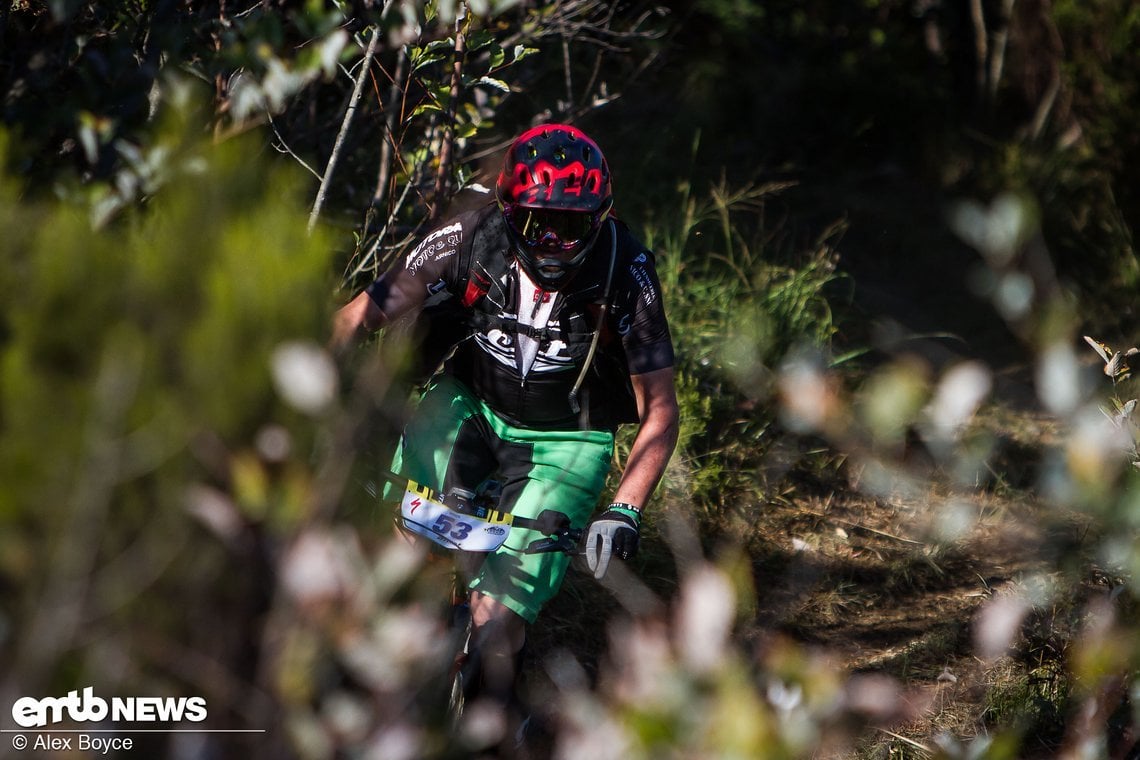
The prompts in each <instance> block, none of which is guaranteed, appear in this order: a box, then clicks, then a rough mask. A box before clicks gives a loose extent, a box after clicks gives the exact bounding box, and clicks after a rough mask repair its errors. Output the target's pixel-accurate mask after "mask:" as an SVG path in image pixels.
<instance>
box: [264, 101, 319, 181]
mask: <svg viewBox="0 0 1140 760" xmlns="http://www.w3.org/2000/svg"><path fill="white" fill-rule="evenodd" d="M265 117H266V118H267V119H268V120H269V126H270V127H272V128H273V134H274V135H276V136H277V145H275V146H273V147H274V148H275V149H276V150H277V151H278V152H279V153H285V154H287V155H289V156H292V157H293V160H295V161H296V162H297V163H299V164H300V165H301V166H303V167H304V168H305V170H306V171H308V172H309V174H312V175H313V176H314V177H316V178H317V179H318V180H319V179H320V178H321V174H320V172H318V171H317V170H316V169H314V168H313V167H311V166H309V165H308V164H307V163H305V160H304V159H303V158H301V157H300V156H298V155H297V154H296V153H294V152H293V149H292V148H290V147H289V144H288V143H287V142H285V138H284V137H282V136H281V133H280V132H279V131H278V130H277V122H275V121H273V114H271V113H269V111H266V112H265Z"/></svg>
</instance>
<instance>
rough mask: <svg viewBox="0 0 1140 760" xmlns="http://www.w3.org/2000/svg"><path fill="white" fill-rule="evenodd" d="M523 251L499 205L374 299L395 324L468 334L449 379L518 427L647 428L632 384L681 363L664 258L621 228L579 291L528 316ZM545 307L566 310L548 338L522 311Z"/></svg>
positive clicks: (374, 291)
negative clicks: (639, 422)
mask: <svg viewBox="0 0 1140 760" xmlns="http://www.w3.org/2000/svg"><path fill="white" fill-rule="evenodd" d="M511 251H512V248H511V241H510V238H509V237H508V236H507V234H506V229H505V226H504V224H503V221H502V215H501V214H500V213H499V212H498V209H497V207H496V206H494V205H489V206H487V207H484V208H482V209H479V210H476V211H471V212H467V213H464V214H461V215H459V216H457V217H454V218H453V219H450V220H448V221H447V222H445V223H444V224H442V225H440V226H438V227H436V228H435V229H434V230H432V231H431V232H429V233H428V234H427V235H426V236H425V237H424V238H423V239H422V240H421V241H420V242H419V244H418V245H417V246H416V247H415V248H414V249H413V250H412V251H411V252H410V253H409V254H407V256H405V257H404V258H403V260H402V261H400V262H397V263H396V264H395V265H394V266H393V267H392V268H391V269H389V270H388V271H387V272H385V273H384V274H383V275H381V276H380V278H379V279H377V280H376V281H375V282H374V283H373V284H372V285H370V286H369V288H368V294H369V296H370V297H371V298H372V300H373V302H374V303H375V304H376V305H377V306H378V307H379V308H380V310H381V311H382V312H383V314H384V317H385V320H386V321H387V322H390V321H392V320H396V319H399V318H401V317H407V316H411V317H412V318H415V319H417V320H419V319H427V320H436V321H444V322H446V323H447V324H446V325H445V326H446V327H448V328H451V329H452V331H453V333H454V328H455V327H456V325H457V324H458V323H460V322H461V323H463V325H464V330H463V331H462V334H461V335H459V336H458V337H460V338H462V340H460V342H459V343H458V345H457V347H456V351H455V352H454V355H453V356H452V358H451V359H450V360H449V361H448V363H447V365H446V366H445V371H446V372H448V373H449V374H452V375H453V376H455V377H456V378H457V379H459V380H460V381H462V382H464V383H466V384H467V385H468V386H469V387H470V388H471V389H472V390H473V391H474V392H475V393H476V394H477V395H478V396H479V397H480V398H482V399H483V400H484V401H485V402H487V404H488V405H489V406H491V408H492V409H494V410H495V411H496V412H497V413H498V414H500V415H502V416H503V417H504V418H506V419H507V420H508V421H510V422H513V423H515V424H519V425H523V426H534V427H541V428H562V427H567V428H577V427H590V428H613V427H616V425H617V424H619V423H621V422H632V421H636V412H635V411H632V410H631V400H632V394H631V391H630V388H629V376H630V375H637V374H642V373H646V372H652V371H654V370H658V369H663V368H666V367H671V366H673V362H674V353H673V344H672V340H671V338H670V334H669V325H668V322H667V320H666V318H665V309H664V305H663V303H662V298H661V286H660V282H659V280H658V276H657V271H656V267H655V257H654V255H653V253H652V252H651V251H649V250H648V249H647V248H646V247H645V246H644V245H642V244H641V243H640V242H639V241H638V240H637V239H636V238H635V237H634V236H633V235H632V234H631V233H630V231H629V229H628V228H627V227H626V226H625V225H624V224H623V223H621V222H619V221H617V220H612V221H610V222H607V223H605V224H604V225H603V227H602V230H601V232H600V233H599V236H598V239H597V240H596V241H595V243H594V245H593V247H592V249H591V251H590V253H589V255H588V256H587V258H586V261H585V263H584V264H583V265H582V267H581V268H580V269H579V270H578V272H576V273H575V275H574V277H573V279H572V280H571V281H570V283H569V284H568V285H566V286H565V287H564V288H562V289H560V290H559V291H558V292H556V293H544V292H542V291H541V290H539V291H537V292H534V294H533V295H532V296H530V302H529V303H527V304H520V301H521V300H522V297H521V294H522V293H528V294H529V293H532V292H533V290H532V288H525V287H523V286H524V285H525V284H526V283H524V278H526V274H525V272H523V271H522V270H521V269H520V267H519V266H518V264H517V262H516V261H515V259H514V255H513V254H512V252H511ZM611 267H612V272H611ZM607 280H608V281H609V293H608V296H607V294H606V284H607ZM539 299H542V300H546V299H553V300H554V303H553V307H552V309H551V314H550V318H549V320H548V322H547V323H546V326H545V329H543V330H541V331H535V330H527V328H523V329H521V330H520V329H518V324H519V317H520V311H521V310H522V309H523V308H534V307H535V306H536V302H537V301H538V300H539ZM603 302H604V303H605V304H606V308H605V317H604V319H603V321H602V323H601V324H600V325H599V324H598V318H599V317H600V316H601V314H602V311H603V310H602V308H601V305H602V303H603ZM595 329H598V330H599V334H598V340H597V351H596V354H595V356H594V358H593V360H592V361H591V362H590V366H589V368H588V371H587V372H586V374H585V376H584V377H583V378H582V380H583V382H582V384H581V389H580V392H581V401H580V403H579V406H580V408H581V409H580V411H579V412H574V410H573V404H572V403H571V401H570V400H569V396H570V392H571V389H572V388H573V387H574V386H575V383H576V382H577V381H578V380H579V376H580V374H581V371H582V367H583V366H584V365H585V364H586V359H587V355H588V347H589V343H590V339H592V338H593V332H594V330H595ZM527 337H530V338H532V339H533V340H535V341H536V342H537V343H538V347H537V356H531V357H528V359H527V360H524V359H523V358H522V357H523V355H524V353H525V352H524V351H523V350H522V346H523V343H524V341H525V340H526V338H527ZM531 353H532V354H533V353H534V351H533V349H532V351H531Z"/></svg>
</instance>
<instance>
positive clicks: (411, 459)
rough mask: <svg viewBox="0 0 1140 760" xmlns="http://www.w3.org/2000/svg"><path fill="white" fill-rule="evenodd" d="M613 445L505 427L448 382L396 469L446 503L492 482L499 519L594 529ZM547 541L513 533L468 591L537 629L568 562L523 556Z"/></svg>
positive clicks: (413, 430) (417, 419)
mask: <svg viewBox="0 0 1140 760" xmlns="http://www.w3.org/2000/svg"><path fill="white" fill-rule="evenodd" d="M613 450H614V437H613V434H612V433H610V432H608V431H601V430H530V429H527V428H521V427H517V426H514V425H511V424H508V423H507V422H506V421H505V420H503V419H502V418H501V417H499V416H498V415H497V414H495V413H494V412H493V411H492V410H491V409H490V408H489V407H488V406H487V405H486V404H484V403H483V402H482V401H480V400H479V399H478V398H476V397H475V396H474V394H472V393H471V391H470V390H468V389H467V387H466V386H465V385H463V384H462V383H460V382H459V381H457V380H455V379H454V378H451V377H447V376H444V377H441V378H438V379H437V380H436V381H435V382H433V383H432V384H431V386H429V387H428V389H427V391H426V392H425V393H424V395H423V397H422V398H421V399H420V402H419V405H418V407H417V408H416V411H415V414H414V415H413V417H412V420H411V422H409V423H408V425H407V427H406V428H405V429H404V435H403V437H402V438H401V440H400V448H399V450H398V451H397V452H396V457H395V460H394V462H393V464H392V469H393V470H395V471H396V472H398V473H400V474H401V475H404V476H405V477H409V478H411V479H412V480H415V481H417V482H420V483H424V484H425V485H429V486H431V487H433V488H435V489H436V490H438V491H439V492H440V493H447V492H448V491H450V490H451V489H452V488H456V487H458V488H463V489H466V490H468V491H474V490H475V489H476V487H477V486H478V485H479V484H480V483H482V482H483V481H484V480H486V479H487V478H488V477H490V476H492V475H494V476H495V477H496V479H497V480H499V481H500V482H501V483H502V486H503V491H502V497H501V499H500V501H499V509H500V510H502V511H505V512H511V513H513V514H516V515H521V516H525V517H536V516H537V515H538V513H539V512H541V511H542V510H544V509H553V510H556V511H558V512H561V513H563V514H564V515H566V516H567V517H569V518H570V523H571V525H573V526H574V527H575V528H582V527H584V526H585V525H586V523H587V522H588V520H589V519H590V515H591V514H592V513H593V511H594V508H595V506H596V505H597V500H598V496H599V495H600V494H601V492H602V489H603V488H604V486H605V481H606V476H607V475H608V474H609V470H610V464H611V461H612V459H613ZM542 537H543V536H542V534H540V533H538V532H536V531H533V530H525V529H522V528H517V527H516V528H513V529H512V530H511V534H510V536H509V537H508V539H507V542H506V543H505V544H504V545H503V546H502V547H500V548H499V549H498V550H497V551H495V552H492V553H490V554H488V555H487V557H486V559H485V560H484V562H483V563H482V567H481V568H480V569H479V570H478V571H477V572H476V573H475V575H474V577H473V579H472V580H471V582H470V584H469V588H471V589H477V590H478V591H479V592H481V593H483V594H486V595H487V596H489V597H491V598H492V599H494V600H495V601H497V602H499V603H501V604H503V605H505V606H506V607H508V608H509V609H511V610H512V611H514V612H516V613H518V614H519V615H520V616H522V617H523V618H525V619H526V621H527V622H528V623H533V622H534V620H535V618H536V617H538V613H539V611H540V610H541V609H542V607H543V606H544V605H545V604H546V603H547V602H548V601H550V599H551V598H553V597H554V595H555V594H556V593H557V592H558V588H559V587H560V586H561V585H562V578H563V576H565V574H566V568H567V567H568V566H569V564H570V558H569V557H568V556H567V555H566V554H564V553H562V552H549V553H543V554H523V553H522V551H523V550H524V549H525V548H526V547H527V546H529V545H530V543H531V542H532V541H534V540H536V539H539V538H542Z"/></svg>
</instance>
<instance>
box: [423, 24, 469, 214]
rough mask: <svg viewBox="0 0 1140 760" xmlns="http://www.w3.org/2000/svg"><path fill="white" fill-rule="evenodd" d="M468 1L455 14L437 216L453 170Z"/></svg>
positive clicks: (434, 196) (435, 197)
mask: <svg viewBox="0 0 1140 760" xmlns="http://www.w3.org/2000/svg"><path fill="white" fill-rule="evenodd" d="M466 21H467V3H460V4H459V11H458V13H457V14H456V16H455V57H454V59H453V62H452V66H451V89H450V91H449V92H448V103H447V118H446V119H444V123H443V129H442V132H441V136H440V147H439V166H438V167H437V168H436V173H435V189H434V190H433V191H432V199H431V214H430V217H431V218H432V219H435V218H437V217H438V216H439V215H440V213H441V212H442V211H443V207H444V202H443V196H444V195H445V194H446V192H447V184H448V182H447V180H448V175H449V174H450V172H451V154H452V152H453V151H454V149H455V110H456V107H457V106H458V104H459V92H460V85H461V83H462V81H463V57H464V54H465V53H466V35H465V34H464V27H465V22H466Z"/></svg>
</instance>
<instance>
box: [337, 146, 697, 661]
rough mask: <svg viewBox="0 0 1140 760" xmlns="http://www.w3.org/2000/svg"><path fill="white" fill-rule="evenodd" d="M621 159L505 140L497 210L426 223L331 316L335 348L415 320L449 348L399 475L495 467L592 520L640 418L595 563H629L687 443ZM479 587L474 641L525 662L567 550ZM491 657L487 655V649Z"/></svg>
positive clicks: (514, 549)
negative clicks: (675, 456)
mask: <svg viewBox="0 0 1140 760" xmlns="http://www.w3.org/2000/svg"><path fill="white" fill-rule="evenodd" d="M612 207H613V194H612V186H611V178H610V170H609V166H608V164H607V162H606V160H605V158H604V156H603V155H602V151H601V149H600V148H599V147H598V145H597V143H595V142H594V141H593V140H592V139H591V138H589V137H588V136H587V135H586V134H585V133H583V132H582V131H581V130H579V129H577V128H575V127H573V126H568V125H563V124H546V125H542V126H538V127H535V128H533V129H529V130H527V131H525V132H524V133H522V134H521V135H520V136H519V137H518V138H517V139H516V140H515V141H514V142H513V144H512V145H511V147H510V148H509V149H508V151H507V154H506V157H505V160H504V163H503V167H502V170H501V172H500V174H499V177H498V181H497V183H496V202H495V203H490V204H487V205H486V206H484V207H483V208H480V209H477V210H474V211H469V212H465V213H462V214H460V215H458V216H456V217H455V218H452V219H450V220H448V221H446V222H444V223H443V224H441V225H439V226H438V227H436V228H435V229H434V230H432V231H431V232H429V233H428V234H427V235H426V236H425V237H423V239H422V240H421V241H420V242H419V245H418V246H417V247H416V248H415V249H413V250H412V252H411V253H410V254H408V255H407V256H406V257H405V258H404V259H403V260H402V261H399V262H397V263H396V264H395V265H394V266H393V267H392V268H391V269H389V270H388V271H387V272H385V273H384V274H383V275H381V276H380V277H379V278H378V279H377V280H376V281H375V282H373V283H372V284H371V285H369V286H368V287H367V288H366V289H365V290H364V291H362V292H361V293H359V294H358V295H357V296H356V297H355V298H354V299H352V300H351V301H350V302H349V303H348V304H346V305H345V306H343V307H342V308H341V309H340V310H339V311H338V312H337V313H336V315H335V318H334V325H333V336H332V344H333V346H334V347H337V348H343V347H344V346H346V345H348V344H349V343H351V341H352V340H353V339H354V338H355V337H356V336H357V335H358V334H359V333H360V332H362V331H366V330H376V329H379V328H381V327H384V326H386V325H390V324H392V323H393V322H394V321H396V320H398V319H401V318H408V319H412V320H414V322H415V323H416V324H417V326H421V327H423V326H426V327H427V328H428V329H427V337H426V338H425V344H424V349H423V350H424V352H427V353H430V352H432V351H434V352H436V354H435V355H438V356H441V355H442V354H443V353H446V351H447V350H451V353H450V356H449V357H448V358H446V361H444V363H443V364H442V368H441V369H440V370H439V371H438V372H436V374H435V375H434V377H433V378H432V380H431V381H430V383H429V385H428V388H427V390H426V391H425V392H424V394H423V396H422V397H421V399H420V401H419V404H418V406H417V408H416V411H415V413H414V414H413V416H412V419H411V421H410V422H409V423H408V425H407V426H406V428H405V430H404V434H403V436H402V438H401V441H400V446H399V449H398V451H397V454H396V457H395V461H394V463H393V467H392V469H393V470H396V471H397V472H400V473H401V474H403V475H405V476H407V477H410V478H412V479H413V480H416V481H417V482H421V483H428V484H432V485H433V486H434V487H436V488H438V489H439V491H440V492H441V493H446V492H448V491H449V490H451V489H453V488H457V487H458V488H462V489H465V490H474V489H475V487H476V485H477V484H479V483H480V482H482V481H483V480H484V479H485V478H487V477H488V476H489V475H491V474H493V473H498V479H499V480H500V481H501V482H502V495H501V497H500V502H499V508H500V509H501V510H503V511H508V512H513V513H515V514H519V515H527V516H534V515H536V514H537V513H538V512H539V511H541V510H542V509H546V508H550V509H554V510H557V511H559V512H562V513H563V514H565V515H567V516H568V517H569V518H570V521H571V524H572V525H573V526H574V527H579V528H580V527H583V526H584V525H586V523H587V522H588V521H589V518H590V515H591V513H592V512H593V510H594V507H595V505H596V502H597V499H598V497H599V495H600V494H601V492H602V490H603V487H604V484H605V480H606V477H607V474H608V472H609V468H610V465H611V462H612V457H613V447H614V432H615V430H616V428H617V427H618V426H619V425H620V424H623V423H638V424H639V428H638V432H637V435H636V437H635V440H634V442H633V444H632V448H631V450H630V454H629V458H628V460H627V462H626V464H625V468H624V471H623V473H622V475H621V478H620V481H619V483H618V486H617V490H616V492H615V494H614V497H613V503H611V504H609V506H608V507H606V508H605V509H604V510H603V511H602V513H601V515H600V516H599V517H598V518H597V519H595V520H594V521H593V522H591V523H590V524H589V528H588V530H587V532H586V541H585V543H586V547H587V551H588V555H587V556H588V562H589V565H590V568H591V569H592V570H594V571H595V574H596V575H597V576H598V577H601V576H602V575H603V574H604V573H605V571H606V568H607V566H608V564H609V561H610V558H611V556H613V555H616V556H619V557H621V558H622V559H628V558H630V557H632V556H633V555H634V554H635V553H636V551H637V546H638V537H639V527H640V523H641V511H642V509H643V508H644V507H645V505H646V503H647V502H648V501H649V498H650V496H651V494H652V493H653V490H654V489H655V487H656V485H657V483H658V481H659V480H660V478H661V475H662V473H663V471H664V469H665V465H666V463H667V461H668V459H669V457H670V455H671V453H672V451H673V447H674V445H675V444H676V440H677V424H678V409H677V399H676V395H675V392H674V386H673V358H674V356H673V347H672V342H671V339H670V334H669V327H668V323H667V322H666V319H665V312H664V309H663V306H662V301H661V293H660V284H659V281H658V278H657V274H656V271H655V268H654V256H653V254H652V253H651V252H650V251H648V250H647V249H646V248H645V246H644V245H642V244H641V243H640V242H639V241H638V240H637V239H636V238H635V237H634V236H633V235H632V234H631V232H630V231H629V229H628V228H627V227H626V226H625V225H624V224H623V223H622V222H620V221H618V220H617V219H616V218H615V217H614V216H613V214H612ZM523 533H525V531H520V536H519V538H520V540H519V541H517V542H516V541H515V540H514V539H515V532H514V531H512V532H511V536H510V538H511V540H510V541H509V544H511V545H512V546H505V547H503V548H501V549H500V550H498V551H497V552H495V553H492V554H489V555H488V556H487V557H486V559H485V561H484V562H483V563H482V566H481V567H480V568H479V569H478V570H477V571H476V572H475V574H474V577H473V578H471V580H470V583H469V589H470V611H471V620H472V625H473V630H474V631H475V633H474V635H475V636H476V637H477V639H481V640H482V641H483V645H484V646H485V647H488V649H489V650H490V649H493V650H494V652H496V653H497V654H498V655H501V656H502V657H501V658H505V659H506V660H508V661H509V662H510V665H509V667H508V668H507V669H506V670H505V671H504V672H507V673H510V674H512V675H510V676H507V677H509V678H513V674H514V673H516V672H517V658H518V657H519V653H520V651H521V648H522V645H523V641H524V637H525V626H526V624H527V623H533V622H534V620H535V618H536V617H537V615H538V613H539V611H540V610H541V609H542V607H543V605H544V604H545V603H546V602H547V601H549V600H550V599H551V598H552V597H553V596H554V594H555V593H556V592H557V590H558V588H559V586H560V585H561V582H562V579H563V576H564V574H565V572H566V568H567V566H568V564H569V558H568V557H567V556H566V555H565V554H563V553H560V552H554V553H543V554H522V553H520V551H519V550H520V548H524V547H526V546H527V545H528V544H529V542H530V540H532V539H534V538H537V537H539V536H538V535H537V534H535V535H533V536H526V535H522V534H523ZM486 656H487V655H486V654H485V657H486Z"/></svg>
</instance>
